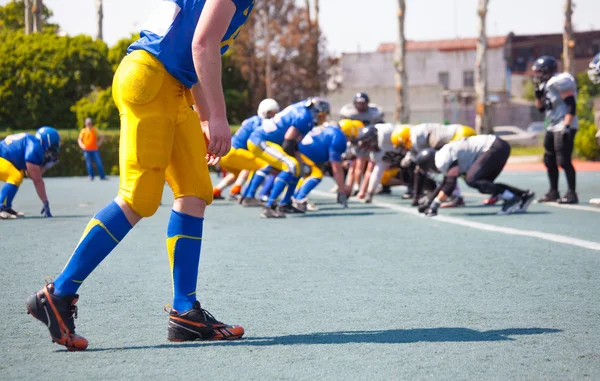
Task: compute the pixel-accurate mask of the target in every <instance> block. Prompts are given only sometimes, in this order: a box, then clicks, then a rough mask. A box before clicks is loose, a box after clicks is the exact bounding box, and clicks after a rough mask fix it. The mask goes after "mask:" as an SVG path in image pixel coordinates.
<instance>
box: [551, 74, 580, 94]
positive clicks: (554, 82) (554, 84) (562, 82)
mask: <svg viewBox="0 0 600 381" xmlns="http://www.w3.org/2000/svg"><path fill="white" fill-rule="evenodd" d="M546 87H548V88H554V89H556V90H558V91H559V92H562V91H567V90H574V89H577V82H576V81H575V78H574V77H573V76H572V75H571V74H570V73H560V74H557V75H555V76H554V77H552V78H550V79H549V80H548V83H547V84H546Z"/></svg>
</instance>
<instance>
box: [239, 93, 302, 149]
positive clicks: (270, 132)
mask: <svg viewBox="0 0 600 381" xmlns="http://www.w3.org/2000/svg"><path fill="white" fill-rule="evenodd" d="M304 103H305V102H304V101H302V102H298V103H295V104H293V105H291V106H288V107H286V108H285V109H283V110H282V111H280V112H278V113H277V115H275V116H274V117H273V119H266V120H264V121H263V123H262V126H261V127H260V128H257V129H256V130H254V132H253V133H252V135H250V140H251V141H252V142H253V143H254V144H258V143H260V142H264V141H267V142H272V143H275V144H279V145H281V144H282V143H283V140H284V137H285V133H286V132H287V130H288V129H289V128H290V127H296V128H297V129H298V130H299V131H300V134H301V135H302V136H304V135H306V134H308V133H309V132H310V130H311V129H312V128H313V127H314V123H313V117H312V114H311V113H310V111H309V110H308V108H306V106H304Z"/></svg>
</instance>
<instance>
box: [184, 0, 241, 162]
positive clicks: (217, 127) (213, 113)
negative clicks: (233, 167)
mask: <svg viewBox="0 0 600 381" xmlns="http://www.w3.org/2000/svg"><path fill="white" fill-rule="evenodd" d="M235 10H236V7H235V5H234V3H233V2H232V1H231V0H207V1H206V4H205V6H204V10H203V11H202V14H201V15H200V19H199V20H198V25H197V27H196V31H195V33H194V39H193V41H192V55H193V60H194V68H195V69H196V74H197V76H198V83H199V88H200V90H201V91H200V92H199V91H195V92H194V93H193V95H194V96H197V95H198V94H203V96H202V95H201V96H200V97H199V99H196V98H194V101H195V102H196V103H197V104H198V110H199V112H202V111H204V110H208V118H207V119H208V126H207V128H205V130H204V132H205V135H206V138H207V140H208V147H207V150H208V152H209V153H210V154H212V155H214V156H216V157H221V156H224V155H226V154H227V153H228V152H229V149H230V148H231V131H230V129H229V122H228V121H227V115H226V109H225V96H224V95H223V85H222V83H221V74H222V68H221V40H222V39H223V36H224V35H225V33H226V32H227V28H228V26H229V23H230V20H231V19H232V17H233V15H234V13H235Z"/></svg>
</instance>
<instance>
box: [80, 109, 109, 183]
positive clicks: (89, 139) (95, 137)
mask: <svg viewBox="0 0 600 381" xmlns="http://www.w3.org/2000/svg"><path fill="white" fill-rule="evenodd" d="M103 142H104V137H103V136H102V135H101V134H100V133H99V132H98V131H96V127H94V124H93V122H92V118H86V120H85V127H84V128H83V129H82V130H81V133H80V134H79V138H78V139H77V143H78V144H79V148H81V150H82V151H83V157H84V158H85V166H86V167H87V171H88V174H89V175H90V180H94V167H93V165H92V162H95V163H96V169H97V170H98V176H100V180H106V176H105V175H104V167H103V166H102V158H100V152H99V151H98V148H100V146H101V145H102V143H103Z"/></svg>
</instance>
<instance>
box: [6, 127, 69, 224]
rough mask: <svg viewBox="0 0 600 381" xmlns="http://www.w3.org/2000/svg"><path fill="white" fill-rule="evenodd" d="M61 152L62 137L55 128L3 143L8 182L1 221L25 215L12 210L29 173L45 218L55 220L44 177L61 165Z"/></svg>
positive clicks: (42, 129) (16, 136)
mask: <svg viewBox="0 0 600 381" xmlns="http://www.w3.org/2000/svg"><path fill="white" fill-rule="evenodd" d="M59 150H60V136H59V135H58V132H57V131H56V130H55V129H54V128H52V127H42V128H40V129H39V130H38V131H37V133H36V135H35V136H33V135H30V134H25V133H22V134H15V135H10V136H7V137H6V138H5V139H4V140H2V141H1V142H0V180H1V181H4V182H5V183H6V184H4V186H3V187H2V190H1V191H0V218H1V219H9V218H17V217H21V216H23V214H22V213H20V212H16V211H15V210H14V209H13V208H12V201H13V199H14V198H15V196H16V194H17V191H18V190H19V186H20V185H21V183H22V182H23V177H24V175H23V173H24V172H25V171H27V175H28V176H29V178H30V179H31V180H33V185H34V186H35V190H36V192H37V194H38V197H39V198H40V200H42V203H43V204H44V206H43V208H42V215H44V217H52V214H51V213H50V204H49V203H48V197H47V196H46V186H45V184H44V180H42V174H43V173H44V171H45V170H46V169H49V168H51V167H52V166H54V165H55V164H56V163H57V162H58V153H59Z"/></svg>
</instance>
